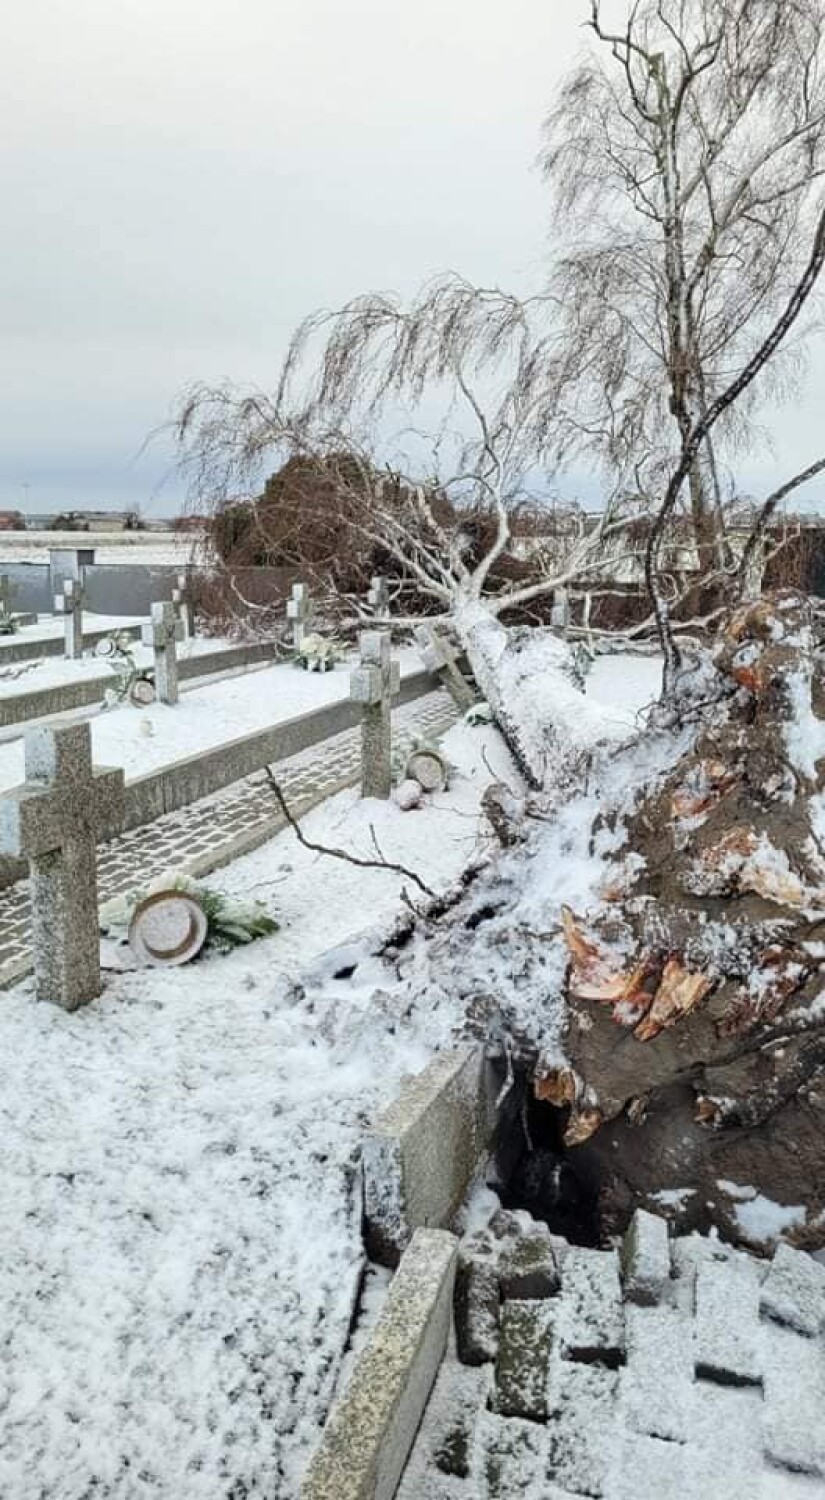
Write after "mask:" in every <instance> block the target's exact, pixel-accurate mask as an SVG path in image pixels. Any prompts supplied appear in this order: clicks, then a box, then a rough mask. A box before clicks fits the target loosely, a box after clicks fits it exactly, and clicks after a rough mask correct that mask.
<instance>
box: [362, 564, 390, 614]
mask: <svg viewBox="0 0 825 1500" xmlns="http://www.w3.org/2000/svg"><path fill="white" fill-rule="evenodd" d="M367 603H368V605H369V607H370V609H371V610H372V612H373V615H374V616H375V619H376V620H377V621H381V622H382V623H384V622H386V623H387V624H389V620H390V586H389V584H388V582H387V580H386V578H384V577H383V575H382V574H381V573H375V574H374V575H373V577H372V580H371V582H370V587H369V593H368V594H367Z"/></svg>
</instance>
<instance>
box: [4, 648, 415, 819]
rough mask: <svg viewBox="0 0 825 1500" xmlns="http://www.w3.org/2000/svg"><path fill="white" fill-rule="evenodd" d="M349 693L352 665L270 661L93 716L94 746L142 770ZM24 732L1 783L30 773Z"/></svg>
mask: <svg viewBox="0 0 825 1500" xmlns="http://www.w3.org/2000/svg"><path fill="white" fill-rule="evenodd" d="M397 656H398V660H399V662H400V664H401V675H402V677H405V676H408V675H409V674H410V673H412V672H417V671H420V670H421V662H420V659H419V656H418V653H417V651H415V650H412V649H406V650H402V651H399V652H398V653H397ZM348 697H349V673H348V671H347V667H346V665H345V664H342V665H340V666H338V667H336V669H335V671H333V672H303V671H301V670H300V668H297V667H295V666H293V665H292V664H291V663H288V664H286V665H283V666H277V667H264V668H263V669H262V670H260V671H255V672H249V673H244V674H243V675H242V676H239V677H228V678H223V679H222V680H221V681H216V682H210V683H208V684H206V685H204V686H203V687H199V688H193V689H191V691H187V692H185V693H184V694H183V695H182V697H181V699H180V702H179V703H177V704H176V705H175V706H174V707H169V706H168V705H167V704H164V703H153V704H152V705H151V707H149V708H142V709H137V708H135V707H134V706H133V705H132V704H130V703H122V704H119V705H118V706H117V707H115V708H111V709H106V710H105V711H101V712H100V713H99V714H98V715H97V716H96V717H95V718H93V719H92V753H93V755H94V760H95V763H96V764H97V765H106V766H122V767H123V770H124V771H125V773H126V776H127V777H132V776H142V775H145V774H146V773H147V772H148V771H152V770H155V769H156V768H157V767H158V766H162V765H167V764H168V763H169V762H170V761H173V760H180V759H181V758H182V757H183V756H188V755H196V754H197V753H198V752H199V751H203V750H209V749H212V748H213V747H214V746H215V745H221V744H224V743H226V742H227V741H228V740H234V739H238V738H239V737H240V736H241V735H244V734H251V733H252V732H253V731H254V730H256V729H267V728H269V727H270V726H271V725H273V724H279V723H282V722H283V721H284V720H285V719H292V718H295V717H297V715H299V714H303V713H309V712H310V711H311V710H312V709H315V708H322V707H323V705H324V704H325V703H334V702H336V701H337V700H339V699H342V698H348ZM15 727H18V726H15ZM22 733H23V730H22V726H20V734H21V738H19V739H15V740H9V741H8V742H6V743H5V744H2V745H0V790H3V791H5V790H6V789H7V788H9V787H12V786H16V785H17V784H18V783H19V782H21V781H23V779H24V748H23V739H22Z"/></svg>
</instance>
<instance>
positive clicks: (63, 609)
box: [54, 578, 83, 661]
mask: <svg viewBox="0 0 825 1500" xmlns="http://www.w3.org/2000/svg"><path fill="white" fill-rule="evenodd" d="M54 612H55V614H56V615H62V616H63V628H64V631H65V639H66V647H65V651H64V655H65V657H66V659H67V660H68V661H77V659H78V657H80V656H82V655H83V588H82V585H81V584H80V583H77V582H76V581H75V579H73V578H64V580H63V592H62V593H60V594H55V599H54Z"/></svg>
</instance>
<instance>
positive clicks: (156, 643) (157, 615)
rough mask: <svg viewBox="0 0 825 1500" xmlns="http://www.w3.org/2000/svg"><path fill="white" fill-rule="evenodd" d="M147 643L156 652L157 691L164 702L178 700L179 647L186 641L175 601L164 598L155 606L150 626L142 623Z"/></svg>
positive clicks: (145, 642)
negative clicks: (172, 602)
mask: <svg viewBox="0 0 825 1500" xmlns="http://www.w3.org/2000/svg"><path fill="white" fill-rule="evenodd" d="M140 637H141V640H142V641H143V644H144V646H151V647H152V650H153V651H154V653H155V692H156V693H157V696H158V698H159V699H160V701H161V703H177V701H178V655H177V650H176V646H177V643H178V641H182V640H183V625H182V624H181V622H180V620H179V619H178V617H177V615H176V613H175V606H174V604H170V603H169V601H168V600H164V602H163V603H162V604H153V605H152V618H151V620H150V621H149V624H148V625H143V626H141V632H140Z"/></svg>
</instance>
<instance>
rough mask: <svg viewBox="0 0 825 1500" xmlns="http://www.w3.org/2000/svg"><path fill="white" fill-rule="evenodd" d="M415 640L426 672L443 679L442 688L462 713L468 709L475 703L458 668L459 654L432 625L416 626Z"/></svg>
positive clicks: (473, 694) (468, 686) (468, 685)
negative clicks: (450, 695) (448, 693)
mask: <svg viewBox="0 0 825 1500" xmlns="http://www.w3.org/2000/svg"><path fill="white" fill-rule="evenodd" d="M415 639H416V642H417V644H418V651H419V655H420V657H421V660H422V661H423V663H424V665H425V667H426V668H427V671H428V672H433V673H435V675H436V676H437V677H441V678H443V680H444V686H445V687H446V688H447V690H448V692H450V693H451V694H452V696H453V698H454V699H455V701H456V703H457V704H458V707H459V708H460V709H462V711H463V710H465V709H468V708H470V707H471V705H472V704H473V703H475V701H476V700H475V693H474V692H473V690H472V688H471V687H470V684H469V683H468V682H467V680H466V678H465V677H464V675H463V673H462V672H461V670H460V668H459V665H458V658H459V652H457V651H456V650H455V648H454V647H453V645H452V644H451V642H450V641H448V640H446V639H445V637H444V636H443V635H441V634H440V632H439V631H437V630H436V629H435V628H434V626H432V625H417V626H416V629H415Z"/></svg>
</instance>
